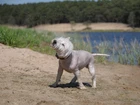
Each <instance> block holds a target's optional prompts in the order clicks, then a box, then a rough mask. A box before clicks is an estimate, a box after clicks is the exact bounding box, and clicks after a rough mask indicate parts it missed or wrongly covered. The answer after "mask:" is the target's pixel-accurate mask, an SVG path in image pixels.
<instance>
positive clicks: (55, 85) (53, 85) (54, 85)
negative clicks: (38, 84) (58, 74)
mask: <svg viewBox="0 0 140 105" xmlns="http://www.w3.org/2000/svg"><path fill="white" fill-rule="evenodd" d="M57 86H58V84H56V83H54V84H52V85H50V87H54V88H56V87H57Z"/></svg>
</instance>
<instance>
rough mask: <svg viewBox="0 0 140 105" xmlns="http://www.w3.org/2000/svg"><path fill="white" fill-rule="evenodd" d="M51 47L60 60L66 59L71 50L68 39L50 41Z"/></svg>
mask: <svg viewBox="0 0 140 105" xmlns="http://www.w3.org/2000/svg"><path fill="white" fill-rule="evenodd" d="M51 46H52V48H54V49H55V50H56V53H57V55H58V56H59V57H60V58H66V57H68V56H69V55H70V54H71V52H72V50H73V44H72V43H71V41H70V37H68V38H64V37H60V38H55V39H53V40H52V42H51Z"/></svg>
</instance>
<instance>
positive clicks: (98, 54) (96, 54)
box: [92, 53, 110, 57]
mask: <svg viewBox="0 0 140 105" xmlns="http://www.w3.org/2000/svg"><path fill="white" fill-rule="evenodd" d="M92 55H93V56H106V57H108V56H110V55H108V54H100V53H94V54H92Z"/></svg>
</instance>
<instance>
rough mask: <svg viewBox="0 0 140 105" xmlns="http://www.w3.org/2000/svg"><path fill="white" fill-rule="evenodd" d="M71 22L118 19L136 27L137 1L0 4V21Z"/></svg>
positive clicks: (138, 22)
mask: <svg viewBox="0 0 140 105" xmlns="http://www.w3.org/2000/svg"><path fill="white" fill-rule="evenodd" d="M71 22H75V23H78V22H82V23H86V22H93V23H94V22H119V23H120V22H121V23H127V24H129V25H130V26H132V27H136V26H140V0H98V1H94V0H74V1H71V0H65V1H63V2H62V1H55V2H48V3H31V4H22V5H21V4H20V5H7V4H4V5H0V24H12V25H26V26H28V27H33V26H36V25H39V24H55V23H71Z"/></svg>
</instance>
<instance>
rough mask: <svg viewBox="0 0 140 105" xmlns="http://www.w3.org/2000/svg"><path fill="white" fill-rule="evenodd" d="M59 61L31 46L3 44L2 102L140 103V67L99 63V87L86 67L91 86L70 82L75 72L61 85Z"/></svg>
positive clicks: (59, 104) (66, 104) (21, 104)
mask: <svg viewBox="0 0 140 105" xmlns="http://www.w3.org/2000/svg"><path fill="white" fill-rule="evenodd" d="M57 67H58V60H57V59H56V58H55V57H53V56H50V55H46V54H41V53H38V52H34V51H32V50H30V49H19V48H11V47H9V46H5V45H2V44H0V105H138V104H139V103H140V67H138V66H125V65H120V64H106V65H104V64H95V68H96V74H97V89H92V88H91V87H90V84H91V76H90V74H89V73H88V70H87V69H84V70H82V72H81V75H82V80H83V82H84V83H85V85H86V87H87V89H86V90H79V89H77V88H76V87H77V84H73V85H70V84H68V83H69V81H70V80H71V78H72V77H73V74H69V73H67V72H64V74H63V76H62V81H61V84H60V85H59V86H58V87H57V88H52V87H50V85H51V84H52V83H53V82H54V81H55V78H56V73H57Z"/></svg>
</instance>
